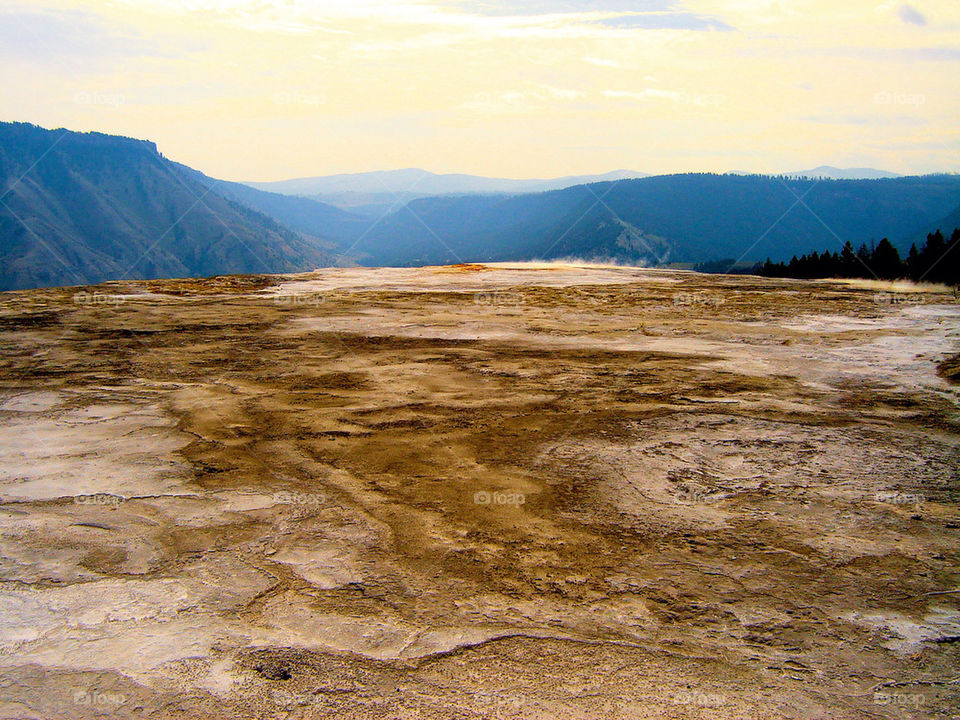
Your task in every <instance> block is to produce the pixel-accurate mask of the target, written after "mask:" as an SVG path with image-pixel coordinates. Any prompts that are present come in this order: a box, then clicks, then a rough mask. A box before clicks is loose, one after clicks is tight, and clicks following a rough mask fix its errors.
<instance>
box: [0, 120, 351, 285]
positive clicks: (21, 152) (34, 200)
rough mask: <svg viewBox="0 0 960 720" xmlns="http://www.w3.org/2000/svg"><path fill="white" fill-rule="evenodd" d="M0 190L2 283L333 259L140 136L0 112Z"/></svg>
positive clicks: (249, 268) (260, 268)
mask: <svg viewBox="0 0 960 720" xmlns="http://www.w3.org/2000/svg"><path fill="white" fill-rule="evenodd" d="M0 201H2V203H0V289H17V288H29V287H37V286H47V285H78V284H86V283H93V282H100V281H104V280H111V279H127V278H161V277H187V276H206V275H216V274H223V273H259V272H287V271H293V270H305V269H310V268H314V267H317V266H320V265H325V264H329V263H331V262H332V256H331V255H330V254H329V253H327V252H325V251H324V250H322V249H321V248H319V247H318V246H317V245H316V244H315V243H314V242H312V241H310V240H308V239H306V238H304V237H302V236H300V235H298V234H297V233H295V232H293V231H291V230H289V229H287V228H284V227H282V226H281V225H280V224H278V222H277V221H276V220H274V219H272V218H270V217H267V216H266V215H263V214H261V213H258V212H255V211H254V210H251V209H250V208H248V207H245V206H244V205H242V204H240V203H238V202H235V201H233V200H230V199H228V198H226V197H224V196H222V195H220V194H218V193H216V192H213V191H208V189H207V188H206V187H204V186H203V185H202V184H200V183H198V182H197V181H196V179H195V178H194V177H192V176H191V175H190V174H188V173H185V172H183V171H182V170H181V168H180V167H179V166H177V165H175V164H174V163H171V162H169V161H167V160H166V159H165V158H163V157H162V156H161V155H160V153H159V152H157V148H156V146H155V145H154V144H153V143H151V142H146V141H143V140H133V139H130V138H124V137H116V136H110V135H102V134H99V133H74V132H68V131H66V130H62V129H61V130H44V129H43V128H39V127H36V126H34V125H30V124H27V123H0Z"/></svg>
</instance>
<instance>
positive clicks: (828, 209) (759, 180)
mask: <svg viewBox="0 0 960 720" xmlns="http://www.w3.org/2000/svg"><path fill="white" fill-rule="evenodd" d="M819 170H820V169H817V170H815V171H808V172H806V173H800V174H799V175H800V176H798V177H796V178H791V177H788V176H780V177H767V176H761V175H736V174H726V175H714V174H681V175H661V176H648V177H640V178H632V177H627V178H624V179H619V178H618V179H616V180H612V181H611V180H607V181H601V182H591V183H588V184H578V185H573V186H570V187H562V188H560V189H553V190H548V189H540V190H533V189H530V188H532V186H531V185H525V186H523V187H524V188H526V189H524V190H523V191H520V190H514V191H511V192H508V191H505V190H503V189H502V188H503V186H502V185H497V183H500V182H508V183H535V182H544V183H546V182H553V183H560V184H561V185H562V184H564V183H566V182H570V181H576V180H578V179H579V178H566V179H561V180H556V181H500V180H495V179H489V178H486V179H480V180H488V181H489V182H488V183H486V185H485V187H486V188H490V190H489V191H485V192H483V193H474V194H463V192H462V190H463V188H465V187H468V186H470V183H473V182H474V181H476V180H477V179H476V178H470V176H452V177H455V178H460V179H458V180H456V181H453V180H449V178H450V177H451V176H433V175H429V174H428V175H429V177H423V178H421V182H423V183H425V187H426V188H428V189H430V190H431V191H436V190H438V189H451V188H457V191H456V192H452V193H446V192H444V193H441V194H438V195H432V196H427V197H420V198H415V199H410V200H407V199H405V198H403V197H400V198H397V197H393V198H392V201H391V203H390V204H389V205H387V206H386V207H384V208H383V209H382V211H381V212H380V213H379V214H378V215H372V214H371V213H370V207H369V206H368V207H365V208H357V210H359V211H351V210H347V209H344V208H342V207H336V206H334V205H332V204H329V203H325V202H322V201H319V200H317V199H316V198H315V197H301V196H294V195H287V194H282V193H276V192H268V191H264V190H262V189H257V188H253V187H250V186H247V185H244V184H241V183H233V182H226V181H221V180H216V179H214V178H210V177H208V176H206V175H204V174H203V173H201V172H199V171H197V170H194V169H192V168H189V167H186V166H184V165H180V164H178V163H175V162H172V161H170V160H168V159H166V158H164V157H163V156H162V155H161V154H160V153H159V152H158V151H157V148H156V146H155V145H154V144H153V143H150V142H146V141H141V140H133V139H130V138H123V137H115V136H108V135H101V134H98V133H73V132H68V131H66V130H44V129H42V128H38V127H36V126H33V125H28V124H24V123H0V289H16V288H27V287H36V286H44V285H75V284H86V283H93V282H99V281H103V280H110V279H125V278H130V279H137V278H158V277H185V276H202V275H213V274H224V273H260V272H263V273H268V272H272V273H276V272H291V271H298V270H310V269H314V268H317V267H321V266H329V265H351V264H363V265H371V266H377V265H424V264H443V263H453V262H484V261H497V260H501V261H506V260H533V259H556V258H574V257H575V258H581V259H585V260H615V261H619V262H625V263H638V264H662V263H667V262H675V261H676V262H701V261H711V260H720V259H723V258H739V259H741V260H743V261H758V260H763V259H765V258H766V257H768V256H769V257H770V258H772V259H773V260H784V259H789V258H790V257H791V256H792V255H794V254H802V253H806V252H810V251H812V250H817V251H821V250H823V249H824V248H827V247H831V246H833V245H835V246H836V247H837V249H839V247H840V245H841V244H842V241H846V240H849V241H850V242H852V243H853V244H854V245H859V244H860V243H862V242H868V243H869V242H870V241H871V240H879V239H880V238H882V237H885V236H886V237H889V238H890V239H891V240H892V241H893V242H894V243H895V244H896V245H897V246H898V247H899V248H900V249H901V250H902V251H905V250H906V249H907V248H908V247H909V244H910V242H911V241H916V240H919V239H922V238H923V236H924V234H925V233H926V232H928V231H931V230H933V229H935V228H936V227H938V226H941V227H943V228H944V229H945V230H946V231H948V232H949V230H950V229H952V227H954V224H953V223H954V222H955V221H957V218H960V176H958V175H927V176H922V177H896V178H884V179H854V180H847V179H835V180H831V181H830V182H823V181H821V180H819V179H811V178H819V177H821V175H819V174H818V173H819ZM400 172H401V173H409V172H412V171H400ZM415 172H422V171H415ZM619 172H620V173H622V172H624V171H619ZM631 174H638V173H631ZM388 175H389V174H388ZM351 177H353V178H354V179H353V180H352V181H350V182H352V183H353V184H352V185H351V184H349V183H348V184H346V185H344V186H343V187H345V188H354V189H344V190H343V191H342V192H344V193H357V194H359V195H362V194H363V193H364V192H365V190H364V188H367V187H370V186H369V184H367V185H365V184H364V183H369V181H370V180H371V178H369V177H367V178H366V179H365V180H363V182H361V181H360V179H359V177H358V176H351ZM402 177H403V178H406V179H407V180H409V179H411V176H410V175H409V174H407V175H391V176H390V178H389V180H390V182H396V183H400V179H401V178H402ZM465 177H466V178H470V179H468V180H464V179H463V178H465ZM438 178H439V179H438ZM443 178H448V180H442V179H443ZM381 179H383V178H381ZM378 182H379V181H378ZM458 183H462V184H459V185H458ZM481 184H482V183H481ZM271 185H272V184H271ZM388 186H389V185H388ZM397 186H398V185H394V186H389V187H397ZM325 187H327V188H328V189H330V188H332V187H334V186H332V185H326V186H325ZM492 188H500V189H496V190H494V189H492ZM411 192H412V191H411Z"/></svg>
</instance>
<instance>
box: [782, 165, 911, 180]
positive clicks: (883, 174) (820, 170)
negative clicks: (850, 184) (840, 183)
mask: <svg viewBox="0 0 960 720" xmlns="http://www.w3.org/2000/svg"><path fill="white" fill-rule="evenodd" d="M786 176H787V177H794V178H797V177H809V178H826V179H829V180H879V179H880V178H895V177H903V176H902V175H898V174H897V173H892V172H888V171H886V170H876V169H874V168H835V167H832V166H830V165H821V166H820V167H815V168H813V169H812V170H798V171H796V172H792V173H786Z"/></svg>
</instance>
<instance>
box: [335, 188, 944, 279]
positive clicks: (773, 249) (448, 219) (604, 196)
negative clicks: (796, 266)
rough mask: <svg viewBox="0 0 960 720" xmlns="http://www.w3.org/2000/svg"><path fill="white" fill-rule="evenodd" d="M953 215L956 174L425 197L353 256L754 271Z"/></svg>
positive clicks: (900, 238) (903, 240) (915, 233)
mask: <svg viewBox="0 0 960 720" xmlns="http://www.w3.org/2000/svg"><path fill="white" fill-rule="evenodd" d="M958 207H960V176H958V175H928V176H923V177H904V178H893V179H882V180H834V181H831V182H819V181H817V180H812V179H806V178H801V179H782V178H769V177H764V176H759V175H746V176H738V175H711V174H685V175H661V176H655V177H648V178H641V179H637V180H622V181H619V182H616V183H599V184H593V185H579V186H575V187H571V188H566V189H564V190H555V191H552V192H548V193H541V194H536V195H515V196H510V197H489V196H464V197H433V198H422V199H419V200H414V201H412V202H410V203H408V204H407V205H405V206H404V207H403V208H401V209H399V210H398V211H396V212H394V213H392V214H390V215H388V216H387V217H386V218H384V219H383V220H382V221H381V222H380V223H378V224H377V225H376V226H375V227H373V228H372V229H370V230H369V231H368V232H367V233H366V234H365V236H364V237H363V238H362V239H361V240H360V241H359V242H356V244H355V245H354V246H353V249H352V252H353V253H354V254H355V255H357V256H358V257H359V258H360V261H361V262H365V263H368V264H385V265H422V264H442V263H451V262H483V261H502V260H532V259H540V258H546V259H549V258H562V257H574V258H581V259H587V260H613V261H618V262H626V263H641V264H662V263H666V262H701V261H709V260H719V259H722V258H737V259H739V260H741V261H746V262H758V261H761V260H763V259H765V258H767V257H770V258H773V259H789V258H790V257H791V256H792V255H794V254H800V253H805V252H810V251H812V250H818V251H822V250H823V249H824V248H828V247H833V246H835V247H836V249H837V250H839V249H840V248H841V246H842V244H843V242H844V241H847V240H849V241H850V242H851V243H853V244H854V245H855V246H859V244H861V243H864V242H866V243H869V242H871V241H876V240H880V239H881V238H883V237H889V238H890V240H891V241H892V242H893V243H894V244H895V245H896V246H897V247H899V248H900V249H901V251H904V252H905V251H906V250H907V249H908V248H909V245H910V242H912V241H914V240H916V239H917V238H918V237H921V236H922V234H924V233H926V232H927V231H929V230H932V229H934V228H935V227H936V226H937V225H938V224H940V223H946V222H950V220H949V218H951V217H955V214H956V212H957V210H958Z"/></svg>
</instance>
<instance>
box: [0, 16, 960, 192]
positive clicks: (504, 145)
mask: <svg viewBox="0 0 960 720" xmlns="http://www.w3.org/2000/svg"><path fill="white" fill-rule="evenodd" d="M0 67H2V70H3V72H2V76H0V77H2V82H0V120H5V121H25V122H32V123H36V124H38V125H42V126H44V127H49V128H59V127H66V128H69V129H71V130H84V131H86V130H96V131H100V132H106V133H111V134H120V135H128V136H132V137H137V138H144V139H150V140H153V141H154V142H156V143H157V145H158V147H159V149H160V151H161V152H162V153H163V154H164V155H165V156H166V157H168V158H171V159H173V160H176V161H179V162H182V163H185V164H187V165H190V166H192V167H195V168H197V169H199V170H202V171H203V172H205V173H207V174H208V175H212V176H214V177H218V178H222V179H227V180H240V181H244V180H246V181H267V180H280V179H286V178H292V177H303V176H315V175H326V174H332V173H340V172H363V171H369V170H390V169H396V168H405V167H422V168H425V169H427V170H431V171H433V172H465V173H472V174H479V175H490V176H497V177H557V176H563V175H574V174H584V173H595V172H606V171H609V170H614V169H621V168H622V169H630V170H636V171H642V172H648V173H669V172H686V171H697V172H700V171H706V172H727V171H750V172H788V171H795V170H803V169H808V168H812V167H815V166H818V165H824V164H827V165H835V166H840V167H876V168H882V169H886V170H891V171H895V172H900V173H924V172H941V171H948V172H956V171H958V170H960V2H958V1H957V0H915V2H911V3H903V2H876V1H868V0H782V1H781V0H723V1H721V0H676V1H673V0H392V1H391V0H88V1H87V2H79V1H77V0H30V1H29V2H23V1H21V0H0Z"/></svg>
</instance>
